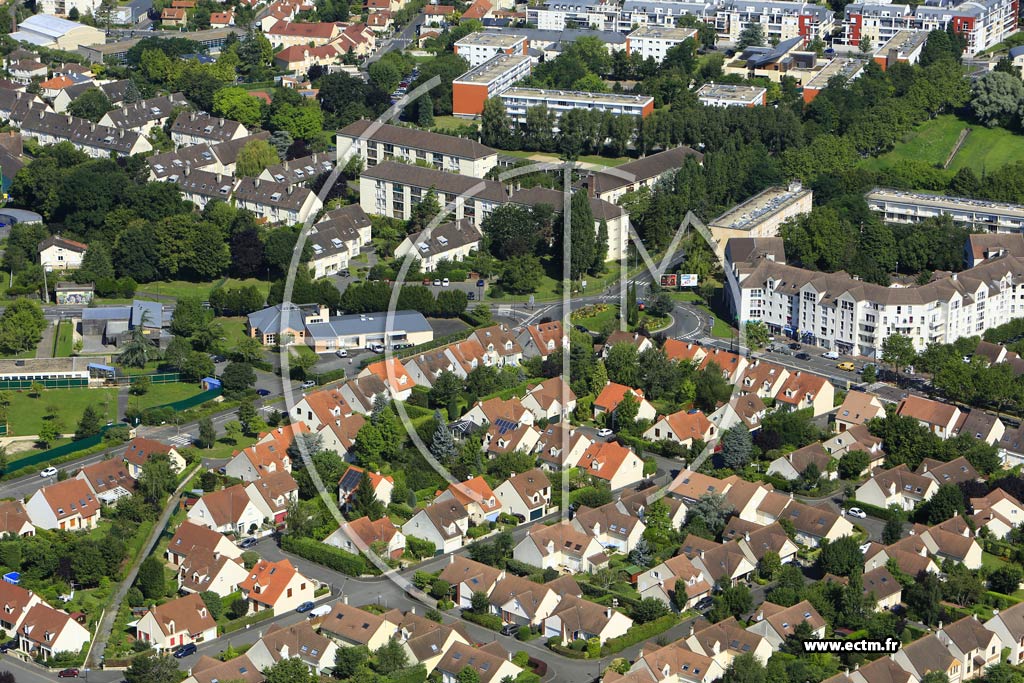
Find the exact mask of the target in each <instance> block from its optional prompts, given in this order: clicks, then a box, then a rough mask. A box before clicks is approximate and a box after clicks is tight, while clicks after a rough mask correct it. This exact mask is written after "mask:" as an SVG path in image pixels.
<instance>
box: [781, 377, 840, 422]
mask: <svg viewBox="0 0 1024 683" xmlns="http://www.w3.org/2000/svg"><path fill="white" fill-rule="evenodd" d="M835 393H836V392H835V387H834V386H832V383H831V382H829V381H828V380H827V379H825V378H824V377H822V376H820V375H814V374H811V373H809V372H805V371H803V370H797V371H796V372H794V373H792V374H790V376H789V379H787V380H786V382H785V384H783V385H782V389H781V390H779V393H777V394H776V395H775V402H776V403H778V404H779V405H780V407H782V406H784V407H786V408H787V409H789V410H802V409H803V408H813V409H814V411H813V412H814V416H815V417H817V416H818V415H824V414H825V413H830V412H832V410H833V408H834V407H835V403H834V400H835Z"/></svg>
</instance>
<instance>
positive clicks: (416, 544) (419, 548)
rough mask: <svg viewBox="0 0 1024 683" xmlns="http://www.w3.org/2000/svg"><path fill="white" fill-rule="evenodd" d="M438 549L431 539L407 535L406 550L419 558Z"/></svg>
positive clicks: (430, 554) (428, 555)
mask: <svg viewBox="0 0 1024 683" xmlns="http://www.w3.org/2000/svg"><path fill="white" fill-rule="evenodd" d="M318 545H319V544H318ZM436 550H437V548H436V547H435V546H434V544H433V543H431V542H430V541H425V540H423V539H422V538H416V537H415V536H406V537H405V552H406V553H408V554H409V555H411V556H412V557H413V558H415V559H417V560H422V559H423V558H424V557H432V556H433V555H434V551H436Z"/></svg>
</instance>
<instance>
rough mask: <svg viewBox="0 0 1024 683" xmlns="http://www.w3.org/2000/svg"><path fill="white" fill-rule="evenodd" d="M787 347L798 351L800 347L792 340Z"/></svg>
mask: <svg viewBox="0 0 1024 683" xmlns="http://www.w3.org/2000/svg"><path fill="white" fill-rule="evenodd" d="M789 348H791V349H793V350H794V351H799V350H800V349H801V348H802V347H801V346H800V345H799V344H798V343H796V342H793V343H792V344H790V345H789Z"/></svg>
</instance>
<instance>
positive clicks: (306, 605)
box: [295, 600, 313, 614]
mask: <svg viewBox="0 0 1024 683" xmlns="http://www.w3.org/2000/svg"><path fill="white" fill-rule="evenodd" d="M311 609H313V603H312V602H310V601H308V600H307V601H306V602H304V603H302V604H301V605H299V606H298V607H296V608H295V611H296V612H298V613H299V614H302V613H304V612H308V611H310V610H311Z"/></svg>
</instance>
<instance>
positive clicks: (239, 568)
mask: <svg viewBox="0 0 1024 683" xmlns="http://www.w3.org/2000/svg"><path fill="white" fill-rule="evenodd" d="M186 524H188V522H186ZM190 526H192V525H190ZM200 528H201V527H200ZM206 531H210V530H209V529H207V530H206ZM211 533H216V532H214V531H211ZM217 535H218V536H220V537H221V538H224V537H223V536H221V535H220V534H217ZM226 540H227V539H225V541H226ZM232 547H233V548H235V550H236V551H237V552H241V551H240V550H238V547H237V546H235V545H234V544H232ZM245 577H246V571H245V564H244V563H243V562H242V558H241V557H237V556H232V555H225V554H221V553H220V552H218V551H215V550H209V549H207V548H194V549H193V550H192V552H190V553H189V555H188V557H186V558H185V559H184V560H183V561H182V562H181V564H180V566H179V567H178V577H177V578H178V591H179V592H181V593H203V592H205V591H211V592H213V593H216V594H217V595H219V596H221V597H226V596H228V595H231V594H232V593H234V592H235V590H236V589H237V587H238V584H239V583H240V582H242V581H244V580H245Z"/></svg>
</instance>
